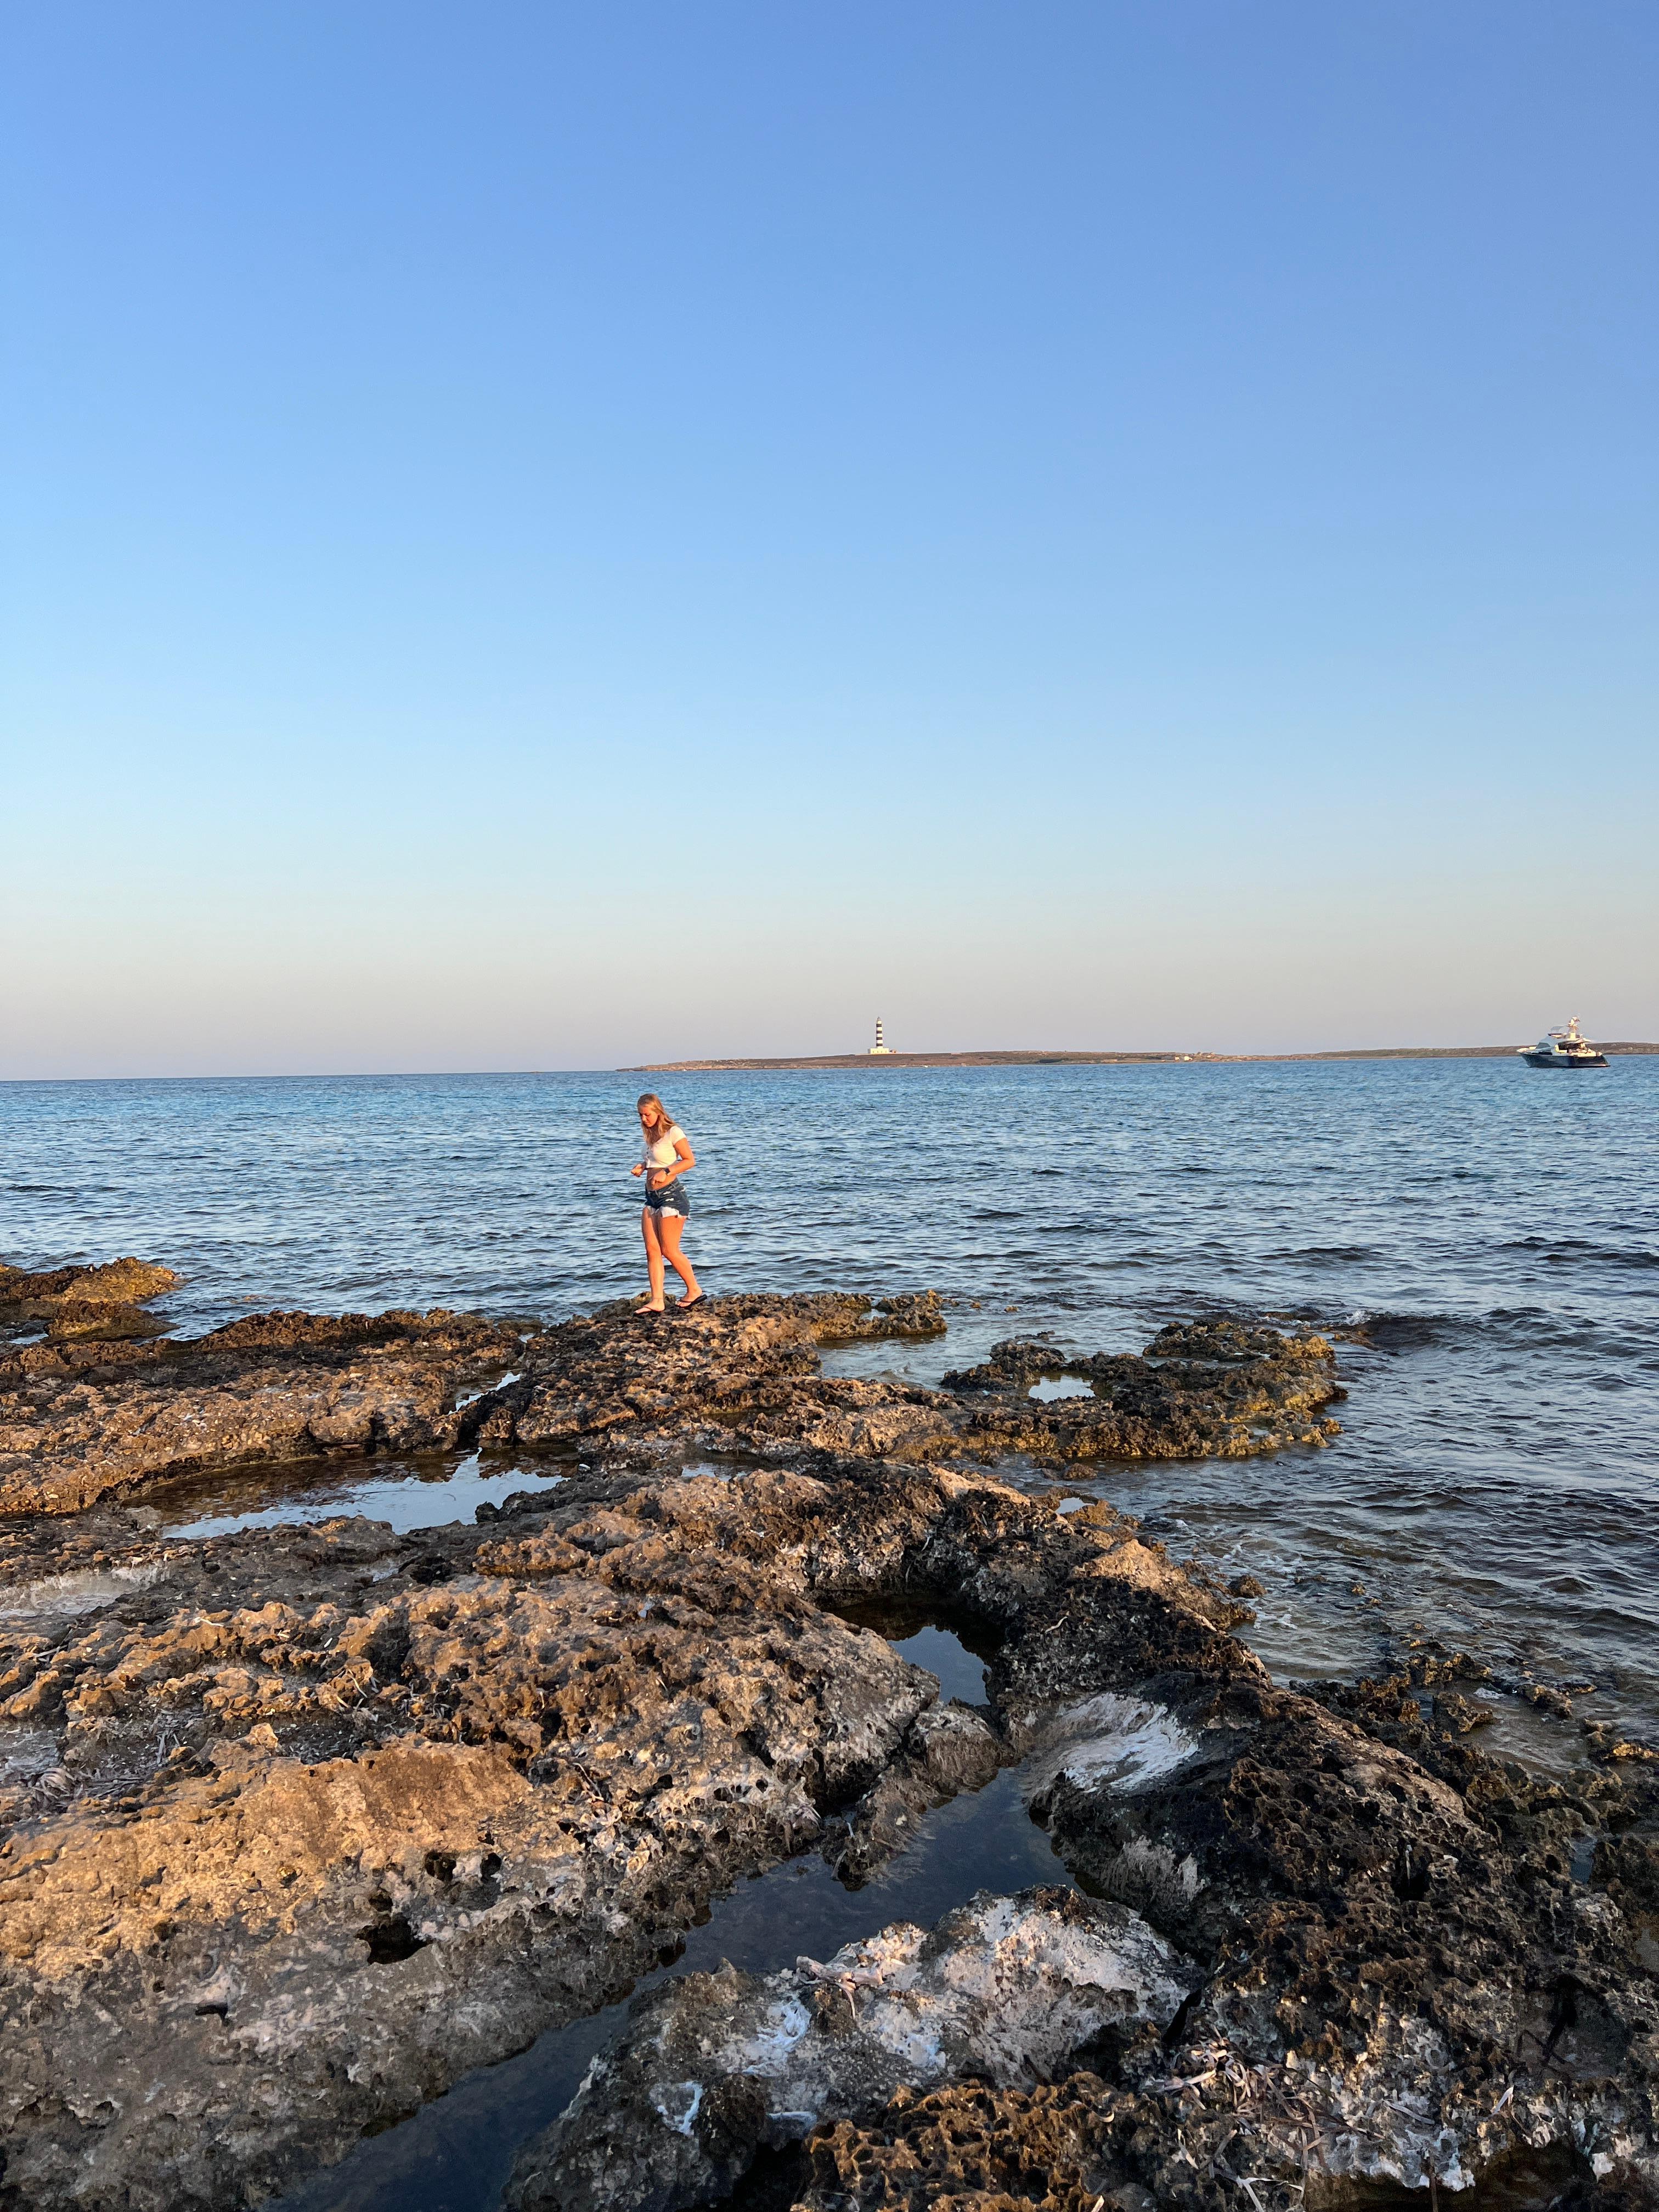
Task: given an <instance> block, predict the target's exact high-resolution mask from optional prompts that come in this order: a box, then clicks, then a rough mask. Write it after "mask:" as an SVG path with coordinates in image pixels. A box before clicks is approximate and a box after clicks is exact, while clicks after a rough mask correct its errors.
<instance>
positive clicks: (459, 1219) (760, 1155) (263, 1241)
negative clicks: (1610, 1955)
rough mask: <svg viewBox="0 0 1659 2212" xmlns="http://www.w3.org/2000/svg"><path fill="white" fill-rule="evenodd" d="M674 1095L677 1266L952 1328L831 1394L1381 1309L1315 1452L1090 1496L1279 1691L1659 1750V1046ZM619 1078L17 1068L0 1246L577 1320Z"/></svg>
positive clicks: (853, 1364) (606, 1277)
mask: <svg viewBox="0 0 1659 2212" xmlns="http://www.w3.org/2000/svg"><path fill="white" fill-rule="evenodd" d="M660 1081H661V1084H662V1087H663V1089H664V1091H665V1094H666V1096H667V1098H668V1103H669V1104H670V1107H671V1110H672V1111H673V1112H674V1114H675V1115H677V1116H678V1119H679V1120H680V1121H682V1122H683V1123H684V1126H685V1127H686V1128H687V1129H688V1130H689V1131H690V1134H691V1136H692V1139H693V1140H694V1142H695V1144H696V1148H697V1153H698V1166H697V1169H696V1172H695V1174H694V1176H692V1177H691V1179H690V1192H691V1195H692V1200H693V1216H692V1220H691V1224H690V1229H689V1231H688V1232H687V1238H686V1243H687V1249H688V1250H690V1252H691V1253H692V1254H693V1255H694V1257H695V1259H696V1265H697V1267H698V1269H699V1271H700V1273H702V1278H703V1280H704V1282H705V1284H706V1285H707V1286H708V1288H709V1289H710V1290H711V1291H725V1290H737V1289H761V1288H766V1289H780V1290H790V1289H804V1288H819V1287H834V1288H844V1289H855V1290H864V1291H872V1292H875V1293H883V1292H889V1291H903V1290H913V1289H917V1288H922V1287H933V1288H937V1289H939V1290H940V1291H944V1292H945V1293H946V1294H947V1295H948V1296H950V1297H952V1298H953V1299H955V1300H956V1301H957V1302H958V1303H957V1304H955V1305H953V1306H952V1308H951V1332H950V1334H949V1336H948V1337H947V1339H946V1340H945V1341H944V1342H943V1343H942V1344H928V1345H917V1346H891V1345H877V1346H865V1347H860V1348H858V1349H856V1350H854V1351H852V1352H845V1353H841V1354H836V1355H832V1357H831V1360H830V1364H831V1365H832V1366H838V1367H840V1368H841V1369H842V1371H856V1370H860V1369H864V1370H869V1369H872V1368H875V1367H887V1366H892V1367H895V1368H897V1369H899V1370H901V1371H903V1372H906V1373H908V1374H913V1375H915V1376H918V1377H920V1378H921V1379H924V1380H928V1381H932V1380H934V1379H936V1378H937V1376H939V1373H941V1372H942V1371H943V1370H944V1369H945V1367H947V1366H951V1365H956V1364H963V1362H964V1361H965V1360H968V1359H971V1358H975V1357H976V1356H978V1355H979V1354H981V1352H983V1350H984V1349H986V1348H987V1347H988V1346H989V1345H990V1344H991V1343H993V1342H994V1340H996V1339H997V1338H998V1337H1000V1336H1005V1335H1012V1334H1020V1335H1038V1336H1042V1337H1044V1338H1046V1339H1048V1340H1054V1341H1056V1342H1058V1343H1060V1345H1062V1346H1066V1347H1068V1348H1074V1349H1076V1350H1079V1351H1091V1350H1097V1349H1102V1348H1126V1349H1127V1348H1137V1347H1139V1345H1140V1344H1141V1343H1143V1342H1144V1341H1145V1340H1146V1337H1147V1336H1148V1335H1149V1334H1151V1333H1152V1331H1153V1330H1154V1329H1155V1328H1158V1327H1159V1326H1160V1325H1161V1324H1162V1323H1163V1322H1165V1321H1167V1320H1169V1319H1170V1318H1172V1317H1177V1316H1190V1315H1193V1314H1195V1313H1200V1312H1206V1311H1225V1312H1230V1313H1236V1314H1240V1315H1246V1314H1254V1313H1261V1312H1268V1313H1272V1314H1275V1315H1278V1316H1296V1317H1298V1318H1301V1319H1304V1320H1307V1321H1310V1322H1316V1323H1318V1324H1320V1325H1322V1326H1326V1327H1329V1328H1345V1327H1347V1326H1350V1325H1352V1324H1354V1323H1356V1322H1365V1321H1366V1320H1367V1317H1370V1324H1369V1325H1370V1333H1371V1335H1372V1339H1373V1340H1372V1341H1371V1342H1370V1344H1358V1343H1344V1344H1343V1345H1342V1346H1341V1347H1340V1352H1341V1364H1342V1371H1343V1379H1344V1381H1345V1383H1346V1387H1347V1388H1348V1389H1349V1391H1350V1394H1351V1395H1350V1397H1349V1400H1348V1402H1347V1404H1346V1406H1344V1407H1339V1408H1337V1409H1336V1410H1337V1412H1338V1413H1339V1414H1340V1418H1341V1419H1342V1421H1343V1425H1344V1433H1343V1435H1342V1436H1341V1437H1340V1439H1339V1440H1338V1441H1337V1442H1336V1443H1334V1445H1332V1446H1331V1447H1330V1448H1329V1449H1326V1450H1322V1451H1316V1450H1308V1451H1295V1452H1291V1453H1286V1454H1284V1455H1278V1456H1275V1457H1273V1458H1270V1459H1263V1460H1256V1461H1249V1462H1225V1463H1215V1462H1200V1463H1192V1464H1188V1463H1182V1464H1176V1465H1159V1466H1155V1467H1151V1468H1141V1467H1132V1466H1131V1467H1125V1466H1119V1467H1113V1468H1105V1469H1103V1470H1100V1471H1098V1472H1097V1475H1096V1476H1095V1477H1094V1479H1093V1482H1092V1485H1091V1483H1090V1482H1088V1481H1085V1482H1084V1483H1081V1484H1075V1485H1072V1486H1073V1487H1077V1488H1080V1489H1081V1488H1088V1487H1091V1486H1092V1487H1094V1488H1097V1490H1098V1491H1099V1492H1102V1493H1103V1494H1105V1495H1107V1496H1109V1497H1110V1498H1112V1500H1113V1501H1114V1502H1115V1504H1118V1505H1120V1506H1121V1507H1122V1508H1123V1509H1124V1510H1127V1511H1130V1512H1133V1513H1137V1514H1139V1515H1141V1516H1143V1517H1144V1519H1145V1521H1146V1524H1147V1526H1148V1528H1150V1529H1151V1530H1152V1533H1154V1534H1158V1535H1160V1536H1162V1537H1163V1538H1164V1541H1168V1542H1169V1543H1170V1546H1171V1548H1172V1549H1173V1550H1175V1551H1176V1553H1177V1555H1178V1556H1182V1557H1184V1556H1187V1555H1188V1554H1189V1553H1195V1554H1196V1555H1198V1556H1200V1557H1201V1558H1204V1559H1207V1560H1209V1561H1210V1562H1212V1564H1218V1565H1224V1564H1225V1568H1226V1571H1228V1572H1229V1573H1237V1572H1242V1571H1250V1572H1253V1573H1255V1575H1256V1576H1257V1577H1259V1578H1260V1579H1261V1581H1262V1582H1263V1583H1264V1584H1265V1585H1266V1587H1267V1595H1266V1596H1265V1597H1264V1598H1263V1599H1262V1600H1261V1601H1260V1604H1259V1613H1260V1618H1259V1620H1258V1623H1257V1626H1256V1627H1255V1630H1254V1631H1253V1632H1252V1633H1253V1635H1254V1638H1255V1641H1256V1643H1257V1645H1258V1648H1259V1649H1260V1650H1261V1651H1262V1654H1263V1656H1264V1657H1265V1658H1266V1659H1267V1662H1268V1663H1269V1664H1270V1665H1271V1666H1273V1668H1274V1669H1275V1671H1276V1672H1278V1673H1279V1674H1281V1675H1287V1676H1291V1677H1298V1676H1305V1675H1310V1674H1354V1673H1358V1672H1361V1671H1364V1670H1365V1669H1367V1668H1372V1667H1375V1666H1376V1664H1378V1663H1379V1662H1380V1661H1381V1660H1383V1658H1385V1657H1386V1656H1389V1654H1390V1653H1397V1652H1399V1651H1400V1650H1402V1649H1404V1648H1406V1647H1407V1645H1408V1644H1409V1640H1410V1639H1411V1638H1413V1636H1427V1635H1438V1636H1440V1637H1441V1638H1443V1639H1444V1640H1445V1641H1447V1642H1449V1643H1452V1644H1456V1645H1458V1646H1459V1647H1460V1648H1463V1649H1467V1650H1471V1651H1474V1652H1475V1653H1477V1654H1478V1655H1479V1656H1482V1657H1484V1658H1485V1659H1486V1660H1487V1661H1488V1662H1489V1663H1490V1664H1492V1666H1493V1667H1494V1668H1496V1669H1497V1670H1498V1674H1499V1677H1500V1678H1501V1679H1502V1680H1519V1679H1522V1678H1526V1679H1529V1680H1542V1681H1547V1682H1554V1683H1559V1682H1570V1683H1578V1684H1583V1685H1590V1684H1593V1685H1594V1689H1593V1690H1590V1689H1581V1690H1578V1691H1577V1692H1575V1693H1574V1702H1575V1705H1576V1707H1577V1713H1578V1714H1579V1715H1581V1716H1583V1717H1591V1716H1596V1717H1605V1718H1607V1719H1609V1720H1613V1721H1614V1722H1615V1723H1617V1724H1619V1725H1620V1727H1621V1728H1625V1729H1635V1730H1637V1731H1638V1732H1641V1733H1647V1734H1652V1735H1656V1736H1659V1634H1656V1629H1659V1572H1656V1559H1659V1548H1656V1545H1659V1483H1656V1472H1659V1332H1656V1324H1659V1188H1656V1176H1655V1174H1654V1139H1655V1134H1656V1123H1659V1059H1643V1058H1634V1057H1632V1058H1628V1059H1620V1060H1615V1062H1614V1063H1613V1066H1611V1067H1610V1068H1609V1069H1607V1071H1606V1072H1605V1073H1595V1074H1593V1075H1582V1076H1567V1075H1557V1074H1551V1073H1535V1072H1534V1071H1531V1070H1528V1069H1527V1068H1525V1067H1523V1066H1522V1065H1521V1064H1520V1063H1519V1062H1518V1061H1508V1060H1426V1061H1425V1060H1415V1061H1394V1062H1332V1063H1322V1064H1321V1063H1314V1064H1308V1063H1300V1064H1298V1063H1272V1062H1264V1063H1255V1064H1245V1065H1237V1066H1225V1065H1224V1066H1209V1065H1205V1064H1203V1063H1199V1064H1194V1065H1185V1066H1181V1065H1167V1066H1166V1065H1154V1066H1126V1067H1114V1066H1107V1067H1083V1066H1046V1067H1045V1066H1031V1067H1014V1068H974V1069H949V1070H920V1069H909V1068H896V1067H875V1068H871V1069H867V1070H866V1069H858V1070H854V1071H810V1070H802V1071H791V1072H787V1073H698V1074H686V1075H677V1076H674V1077H671V1078H670V1077H667V1076H665V1077H663V1078H661V1079H660ZM640 1085H641V1079H640V1078H639V1077H637V1076H630V1075H628V1074H587V1075H584V1074H552V1075H529V1074H526V1075H477V1076H429V1077H420V1076H407V1077H366V1078H361V1079H319V1080H308V1079H270V1080H264V1079H259V1080H240V1081H176V1082H129V1083H119V1082H117V1083H86V1084H9V1085H0V1139H3V1150H0V1255H3V1257H5V1258H6V1259H8V1260H10V1261H14V1262H21V1263H24V1264H27V1265H31V1266H46V1265H52V1264H55V1263H58V1262H62V1261H70V1260H88V1259H91V1260H101V1259H107V1258H109V1257H112V1256H113V1255H117V1254H120V1253H127V1252H133V1253H137V1254H138V1255H141V1256H143V1257H146V1258H154V1259H158V1260H161V1261H166V1262H167V1264H168V1265H170V1266H172V1267H175V1268H177V1269H178V1270H179V1272H180V1273H181V1275H182V1276H183V1278H184V1280H183V1283H182V1285H181V1286H180V1288H179V1291H177V1292H176V1293H174V1295H173V1297H172V1298H171V1299H170V1300H169V1301H167V1304H166V1306H165V1307H164V1309H163V1310H165V1311H166V1312H167V1313H168V1314H169V1315H170V1316H171V1317H172V1318H173V1320H174V1321H175V1322H176V1323H177V1325H178V1326H179V1328H180V1329H181V1330H184V1331H186V1332H191V1331H194V1330H197V1329H199V1328H206V1327H210V1326H212V1325H214V1324H216V1323H217V1322H222V1321H225V1320H227V1319H228V1318H231V1317H232V1316H235V1315H237V1314H240V1313H246V1312H248V1311H251V1310H262V1309H266V1308H270V1307H272V1306H305V1307H310V1308H312V1309H313V1310H325V1311H337V1310H343V1309H355V1310H375V1309H379V1308H381V1307H385V1306H390V1305H415V1306H420V1307H427V1306H432V1305H448V1306H458V1307H465V1308H471V1309H474V1310H479V1311H483V1312H487V1313H500V1314H517V1315H530V1314H533V1315H538V1316H543V1317H544V1318H548V1319H554V1318H559V1317H562V1316H566V1315H568V1314H571V1313H573V1312H578V1311H581V1310H585V1309H586V1308H588V1307H590V1306H592V1304H595V1303H597V1302H598V1301H599V1300H601V1299H605V1298H608V1297H616V1296H618V1295H620V1294H622V1293H624V1292H627V1291H632V1290H635V1288H638V1287H640V1286H641V1285H642V1283H643V1279H644V1277H643V1267H642V1261H641V1249H640V1243H639V1230H638V1216H639V1190H638V1185H637V1184H636V1183H635V1182H632V1181H631V1180H630V1178H629V1175H628V1172H627V1170H628V1168H629V1164H631V1163H632V1161H633V1160H634V1159H635V1158H636V1157H637V1151H636V1124H635V1119H634V1113H633V1102H634V1097H635V1093H636V1091H638V1089H639V1088H640ZM502 1479H503V1478H502V1476H501V1473H500V1471H490V1470H488V1469H486V1470H480V1469H479V1468H478V1467H477V1464H476V1462H475V1463H471V1464H470V1465H465V1466H462V1467H460V1468H455V1467H448V1466H444V1467H437V1468H434V1467H433V1466H431V1465H427V1466H425V1467H423V1468H386V1467H380V1468H368V1469H364V1470H361V1471H358V1472H357V1473H356V1474H350V1473H349V1474H346V1475H345V1476H342V1477H339V1478H337V1484H336V1487H335V1488H334V1489H333V1490H331V1491H330V1492H328V1494H327V1497H326V1498H325V1499H324V1500H323V1502H322V1503H320V1504H319V1502H318V1500H317V1499H316V1498H311V1499H309V1500H307V1498H303V1497H301V1498H296V1500H295V1502H294V1503H293V1504H292V1505H291V1506H290V1505H288V1504H285V1503H284V1501H283V1498H282V1497H281V1496H280V1495H278V1496H277V1497H276V1498H274V1499H273V1496H272V1494H271V1492H270V1488H269V1486H266V1487H265V1488H264V1489H261V1488H260V1487H259V1480H258V1478H253V1477H249V1478H231V1479H228V1481H227V1483H225V1484H222V1485H221V1486H220V1487H219V1490H218V1492H217V1493H216V1504H215V1510H216V1511H217V1512H218V1514H219V1515H220V1516H221V1518H228V1517H232V1516H235V1515H236V1514H237V1513H238V1512H240V1510H248V1511H253V1510H260V1511H263V1512H264V1514H265V1515H266V1516H270V1515H272V1514H275V1513H279V1512H283V1511H284V1510H295V1511H306V1512H308V1513H313V1514H314V1513H316V1512H318V1511H320V1510H337V1506H338V1504H339V1502H340V1501H341V1499H342V1498H345V1499H347V1500H348V1501H349V1499H351V1498H354V1497H356V1496H357V1495H359V1494H362V1497H363V1498H364V1501H365V1502H366V1503H368V1504H371V1505H373V1506H374V1510H393V1512H394V1517H398V1518H401V1519H402V1520H403V1521H404V1522H405V1523H406V1524H407V1523H411V1522H412V1523H416V1524H417V1523H418V1522H420V1521H421V1520H422V1518H424V1519H425V1520H427V1521H428V1522H434V1521H439V1520H445V1519H451V1518H453V1517H455V1516H456V1514H457V1513H458V1512H462V1513H465V1515H466V1516H468V1517H470V1516H471V1510H472V1503H473V1500H474V1498H475V1497H476V1496H477V1495H479V1494H483V1493H482V1492H480V1490H479V1488H478V1486H479V1484H480V1482H485V1481H489V1482H499V1481H501V1480H502ZM1043 1479H1044V1480H1046V1479H1047V1478H1046V1477H1045V1478H1043ZM520 1480H522V1478H520ZM341 1483H343V1485H344V1488H343V1489H342V1488H340V1487H339V1484H341ZM506 1486H507V1487H513V1486H518V1484H517V1483H515V1482H514V1481H513V1480H512V1479H511V1478H510V1477H508V1478H506ZM371 1493H372V1495H371ZM376 1499H378V1501H379V1503H378V1504H375V1501H376ZM388 1499H390V1500H391V1508H390V1509H388V1506H387V1501H388ZM1495 1709H1496V1710H1497V1711H1498V1713H1499V1723H1498V1727H1497V1729H1495V1730H1494V1732H1493V1738H1492V1740H1495V1741H1499V1742H1506V1743H1508V1744H1510V1746H1512V1747H1514V1748H1516V1749H1517V1750H1519V1751H1521V1752H1522V1753H1524V1754H1525V1755H1527V1756H1528V1757H1533V1758H1536V1759H1541V1760H1542V1761H1544V1762H1545V1763H1547V1764H1552V1765H1562V1764H1569V1763H1571V1761H1572V1760H1573V1759H1577V1757H1580V1756H1582V1755H1583V1748H1584V1743H1583V1737H1582V1735H1580V1732H1579V1730H1578V1729H1577V1722H1576V1720H1575V1721H1574V1722H1571V1723H1566V1722H1561V1721H1559V1720H1556V1721H1545V1720H1541V1719H1540V1718H1538V1717H1536V1716H1535V1715H1534V1714H1533V1713H1532V1711H1530V1709H1529V1708H1527V1707H1524V1706H1522V1705H1517V1704H1516V1701H1514V1700H1513V1699H1498V1701H1497V1703H1496V1706H1495Z"/></svg>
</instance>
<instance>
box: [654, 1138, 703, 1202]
mask: <svg viewBox="0 0 1659 2212" xmlns="http://www.w3.org/2000/svg"><path fill="white" fill-rule="evenodd" d="M696 1164H697V1156H696V1153H695V1152H693V1151H692V1149H691V1140H690V1138H689V1137H677V1138H676V1139H674V1164H673V1166H672V1167H671V1168H659V1169H657V1170H656V1171H655V1174H654V1176H653V1179H652V1183H651V1188H652V1189H653V1190H666V1189H667V1188H668V1186H669V1184H670V1183H671V1182H673V1180H674V1178H675V1176H679V1175H684V1173H685V1171H686V1170H687V1168H694V1167H696Z"/></svg>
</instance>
